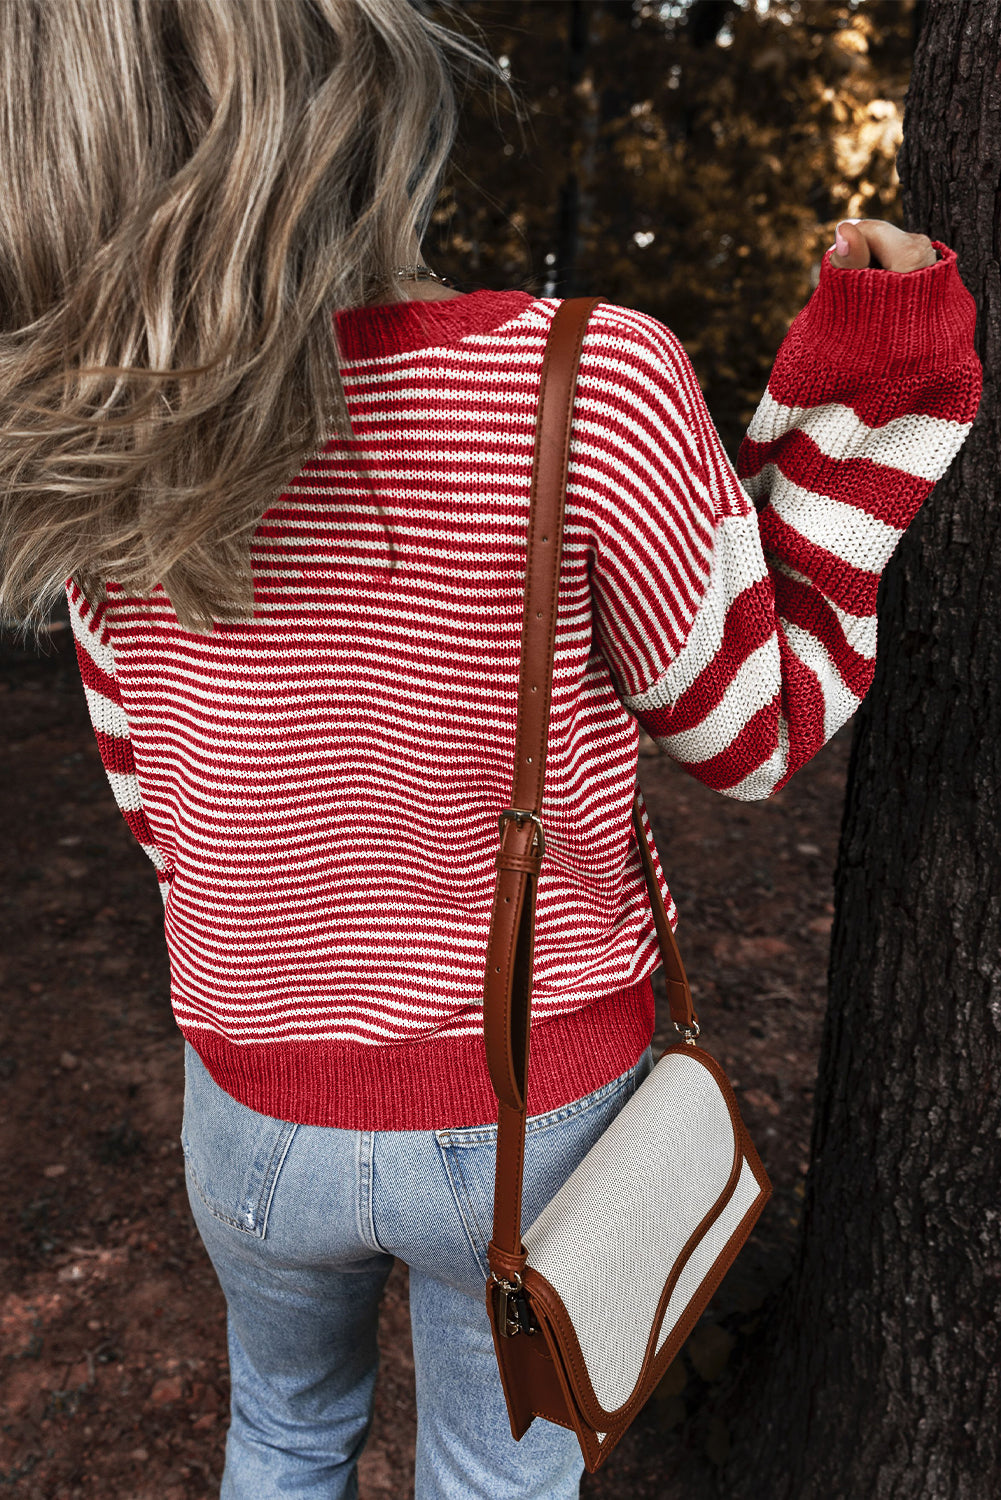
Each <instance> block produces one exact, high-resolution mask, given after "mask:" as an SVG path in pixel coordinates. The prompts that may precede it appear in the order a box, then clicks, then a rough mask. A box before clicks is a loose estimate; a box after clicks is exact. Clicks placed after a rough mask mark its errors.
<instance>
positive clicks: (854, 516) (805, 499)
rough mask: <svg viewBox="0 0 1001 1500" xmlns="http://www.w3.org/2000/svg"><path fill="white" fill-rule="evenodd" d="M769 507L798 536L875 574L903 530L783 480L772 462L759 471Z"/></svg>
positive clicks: (856, 508)
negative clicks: (765, 489) (765, 486)
mask: <svg viewBox="0 0 1001 1500" xmlns="http://www.w3.org/2000/svg"><path fill="white" fill-rule="evenodd" d="M761 473H762V476H763V477H764V480H765V483H766V485H767V487H768V490H769V501H770V503H771V506H772V509H773V510H774V511H775V512H776V514H777V515H779V516H781V518H782V520H783V521H785V522H786V524H787V525H789V526H793V527H795V529H796V530H797V531H798V532H799V534H800V536H803V537H806V539H807V541H809V542H813V544H814V545H815V546H817V547H823V548H824V550H825V551H826V552H830V553H831V554H832V555H833V556H835V557H838V558H840V559H841V560H842V561H843V562H846V563H848V564H849V565H850V566H851V567H853V568H859V569H861V570H862V571H864V572H868V573H878V572H881V571H882V569H883V568H884V567H885V566H886V564H887V562H889V560H890V557H891V556H892V555H893V550H894V548H895V547H896V545H897V543H898V542H899V541H900V538H901V536H902V535H903V532H902V531H901V529H900V528H899V527H897V526H892V525H890V524H889V523H887V522H885V521H881V520H879V518H878V517H877V516H872V515H869V513H868V512H867V511H864V510H862V509H860V507H859V506H857V505H853V504H852V503H851V501H847V500H846V501H841V500H836V499H834V498H833V497H832V496H830V495H818V494H815V493H814V491H813V490H806V489H803V488H802V486H801V485H798V484H794V483H793V482H792V480H791V479H787V478H786V477H785V475H784V474H783V473H782V471H781V469H779V468H778V467H777V466H776V465H775V464H766V465H765V467H764V468H763V469H762V471H761Z"/></svg>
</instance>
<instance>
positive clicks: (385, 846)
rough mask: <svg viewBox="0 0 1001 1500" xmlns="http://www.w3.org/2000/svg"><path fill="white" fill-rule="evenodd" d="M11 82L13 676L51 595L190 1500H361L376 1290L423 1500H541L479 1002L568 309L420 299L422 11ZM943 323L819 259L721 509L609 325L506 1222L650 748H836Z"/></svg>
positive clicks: (216, 6) (580, 992) (598, 312)
mask: <svg viewBox="0 0 1001 1500" xmlns="http://www.w3.org/2000/svg"><path fill="white" fill-rule="evenodd" d="M0 40H2V47H0V57H2V59H3V61H2V66H3V68H4V89H5V110H4V112H3V117H2V124H0V150H2V153H3V163H2V165H3V170H4V180H5V206H4V211H3V215H2V218H0V248H2V254H3V265H4V271H5V304H4V313H3V318H4V321H3V328H2V374H3V378H2V401H3V427H4V442H3V444H2V445H0V470H2V480H3V482H2V485H0V491H2V494H3V499H2V502H0V504H2V512H0V538H2V580H0V603H2V607H3V611H4V614H5V616H6V618H7V619H9V620H21V621H26V622H28V623H29V624H30V623H32V622H34V623H35V624H37V623H38V622H39V621H40V620H43V619H44V618H45V616H46V614H47V611H48V610H49V608H50V606H51V604H52V602H53V599H54V597H55V596H56V594H57V591H58V589H59V588H61V587H62V585H63V582H64V581H66V589H67V592H68V597H69V602H70V612H71V618H72V622H73V628H74V631H75V635H76V640H77V648H78V656H79V662H80V668H81V673H82V678H83V684H84V687H85V690H86V693H87V701H88V704H89V707H90V710H91V714H92V717H93V722H94V727H95V731H96V733H97V738H98V744H99V747H100V751H101V755H102V757H103V759H104V763H105V765H106V767H107V771H108V775H109V779H110V781H111V785H112V788H113V790H114V793H115V796H116V797H117V799H118V802H119V805H120V806H121V809H122V812H123V814H124V816H125V817H126V819H127V820H128V822H129V825H130V827H131V828H132V830H133V832H134V833H135V836H136V838H137V839H138V840H139V842H140V843H141V845H142V847H143V848H144V849H145V851H146V853H147V854H148V855H149V857H150V859H151V861H152V863H153V865H154V867H155V869H156V875H157V879H158V881H159V883H160V889H161V892H162V894H163V897H164V903H165V923H164V930H165V935H166V941H167V947H168V951H169V955H170V963H171V983H172V1004H173V1009H174V1014H175V1016H176V1019H177V1022H178V1026H179V1028H180V1030H181V1032H182V1033H183V1036H184V1039H185V1063H184V1065H185V1092H184V1115H183V1123H182V1134H181V1139H182V1143H183V1147H184V1153H185V1158H186V1167H187V1183H188V1191H189V1198H190V1202H191V1209H192V1213H193V1215H194V1218H195V1221H196V1223H197V1225H198V1229H199V1231H200V1233H201V1236H202V1239H203V1241H204V1244H205V1247H206V1250H207V1252H208V1254H209V1256H210V1257H211V1259H212V1263H213V1265H214V1267H215V1269H216V1272H217V1274H218V1277H219V1281H220V1283H221V1286H222V1289H223V1291H224V1293H225V1296H226V1301H227V1306H228V1341H229V1356H230V1371H231V1378H232V1409H231V1424H230V1428H229V1432H228V1438H227V1447H226V1464H225V1472H224V1476H223V1481H222V1491H221V1493H222V1495H223V1496H225V1497H231V1500H252V1497H253V1500H265V1497H266V1500H271V1497H273V1496H278V1495H284V1496H294V1497H303V1500H304V1497H307V1496H317V1497H319V1496H323V1497H324V1500H333V1497H341V1496H350V1495H353V1494H355V1493H357V1479H356V1463H357V1458H358V1454H359V1452H360V1450H361V1448H362V1446H363V1444H364V1441H365V1437H366V1433H367V1431H368V1427H369V1422H370V1418H371V1411H372V1395H373V1386H374V1380H375V1372H376V1320H377V1306H378V1301H379V1297H380V1294H381V1292H382V1289H383V1287H384V1285H385V1282H386V1278H387V1276H388V1274H389V1271H390V1269H391V1266H392V1263H393V1257H394V1256H398V1257H400V1258H401V1259H402V1260H403V1261H405V1262H406V1264H407V1265H408V1266H409V1268H410V1295H411V1314H412V1325H413V1335H414V1352H415V1362H416V1372H417V1402H418V1414H419V1422H418V1451H417V1462H416V1494H417V1496H418V1500H438V1497H452V1500H458V1497H462V1500H469V1497H476V1496H483V1497H489V1500H503V1497H512V1500H513V1497H518V1500H525V1497H531V1496H537V1497H540V1500H541V1497H546V1500H560V1497H566V1496H572V1495H576V1494H577V1493H578V1487H579V1481H580V1475H581V1472H582V1462H581V1456H580V1450H579V1447H578V1444H577V1440H576V1438H575V1437H574V1435H573V1434H572V1433H571V1432H569V1431H565V1430H564V1429H562V1428H561V1427H557V1426H555V1425H552V1424H549V1423H546V1422H543V1421H536V1422H535V1423H534V1424H533V1426H532V1427H531V1428H530V1430H529V1431H528V1433H527V1434H526V1435H525V1436H524V1438H523V1439H522V1441H521V1442H520V1443H516V1442H514V1440H513V1439H512V1437H511V1432H510V1428H509V1425H508V1421H507V1415H506V1410H505V1403H504V1399H503V1396H502V1393H501V1389H500V1384H499V1380H498V1375H497V1370H496V1366H495V1358H494V1354H493V1350H492V1347H491V1339H490V1332H489V1328H488V1323H487V1318H486V1312H485V1306H484V1283H485V1277H486V1274H487V1264H486V1241H487V1239H488V1238H489V1234H490V1223H491V1209H492V1191H493V1168H494V1142H495V1125H494V1122H495V1120H496V1101H495V1098H494V1095H493V1092H492V1089H491V1087H490V1082H489V1076H488V1073H487V1069H486V1061H485V1056H484V1050H483V1034H482V986H483V964H484V952H485V946H486V936H487V930H488V924H489V914H490V902H491V893H492V888H493V879H494V856H495V852H496V845H497V816H498V812H499V810H501V809H503V808H505V807H507V806H508V805H509V803H510V789H511V780H512V766H513V756H514V727H515V724H514V720H515V702H516V686H517V676H518V659H519V647H520V626H521V609H522V587H523V573H524V560H525V538H526V523H527V515H528V497H529V480H530V475H531V465H532V454H533V440H534V429H535V417H536V406H537V399H538V389H539V375H540V368H541V360H542V354H543V349H544V346H545V341H546V335H547V332H548V329H549V325H550V321H551V318H552V316H553V314H554V312H555V310H556V307H557V305H558V302H557V299H555V298H551V297H548V298H547V297H541V298H539V297H534V296H532V295H531V294H529V293H528V292H524V291H519V290H508V291H500V292H496V291H491V290H486V289H481V290H478V291H474V292H472V293H469V294H460V293H458V292H457V291H455V290H454V289H449V288H447V287H443V286H442V285H440V284H439V283H438V282H435V281H433V280H432V281H430V282H429V281H428V280H427V279H426V275H425V270H424V268H421V267H420V245H421V241H422V237H423V233H424V229H425V228H426V225H427V223H428V220H429V216H430V212H431V209H432V206H433V204H434V202H435V198H436V189H437V183H438V180H439V177H440V173H441V170H442V168H443V166H444V164H445V162H446V161H447V158H448V152H449V149H450V147H451V143H452V139H453V136H454V129H455V109H454V103H453V98H452V92H451V88H452V85H451V81H450V75H449V70H448V63H449V60H450V59H451V60H455V61H459V62H461V61H467V62H468V61H479V62H481V63H484V64H485V65H487V66H489V67H490V68H492V70H493V71H494V72H497V71H498V70H497V69H496V66H495V65H493V64H492V63H490V60H489V58H488V57H487V55H486V54H485V53H481V52H478V51H477V49H476V48H474V47H473V46H472V45H471V44H469V43H467V42H464V41H462V40H461V39H460V38H459V37H458V35H457V34H452V33H450V32H449V31H448V30H447V29H445V28H442V27H439V26H437V25H435V24H434V23H433V22H432V21H430V20H429V19H427V17H426V16H425V15H423V14H422V13H420V12H419V11H418V10H416V9H414V8H413V7H412V6H411V5H410V4H408V3H406V0H282V3H280V4H278V3H275V0H269V3H260V4H254V5H245V4H235V3H232V0H197V3H196V0H174V3H171V4H161V3H151V0H134V3H129V0H109V3H106V4H104V5H101V6H94V5H93V4H91V3H89V0H64V3H63V4H61V5H59V6H47V5H41V4H38V3H37V0H34V3H33V0H11V3H9V4H8V5H7V6H5V7H4V10H3V15H2V37H0ZM974 319H975V308H974V304H973V300H972V298H971V297H970V295H969V293H968V292H967V290H966V288H965V287H964V286H963V283H962V281H961V280H960V278H959V275H958V271H957V268H956V257H955V254H954V253H953V251H952V250H950V249H949V248H948V247H947V246H945V245H943V244H941V243H938V242H935V243H933V242H932V241H930V240H929V239H928V238H927V237H926V236H924V235H922V234H906V233H904V232H902V231H901V230H899V229H896V228H894V227H893V226H892V225H889V224H886V223H883V222H880V221H874V220H861V221H858V222H853V223H850V224H849V225H848V227H847V228H846V230H845V238H844V240H843V241H839V250H838V252H837V253H835V254H833V255H831V256H830V257H826V258H825V260H824V263H823V265H822V268H821V273H820V281H819V285H818V287H817V289H816V291H815V292H814V294H813V296H812V297H811V299H810V301H809V303H808V305H807V306H806V307H805V308H804V310H803V311H802V312H801V313H800V315H799V316H798V317H797V319H796V320H795V322H794V323H793V325H792V327H791V328H790V330H789V333H788V335H787V337H786V339H785V340H784V342H783V344H782V347H781V349H780V350H779V354H778V358H777V360H776V364H775V367H774V369H773V371H772V373H771V376H770V378H769V382H768V389H767V391H766V392H765V394H764V396H763V398H762V401H761V404H760V406H759V408H758V410H757V412H756V413H755V416H754V419H753V421H752V423H751V426H750V429H749V431H748V434H747V437H746V438H745V440H744V443H743V444H742V446H741V450H740V454H739V461H738V470H737V472H736V473H735V472H734V469H733V468H732V466H731V465H730V463H729V461H728V459H727V457H726V455H725V453H724V451H723V449H722V446H721V444H720V441H719V438H718V436H717V433H716V430H715V428H714V426H713V423H712V421H711V419H710V417H709V414H708V412H707V410H706V407H705V404H704V402H703V400H702V396H701V392H700V390H699V386H698V382H697V380H696V377H695V374H694V371H693V370H692V367H691V364H690V363H689V361H688V359H687V357H686V355H685V353H684V350H683V348H682V346H681V344H680V343H679V341H678V340H677V338H675V336H674V335H673V334H672V333H671V332H670V331H669V330H668V329H666V328H665V327H664V326H663V325H662V324H661V323H659V322H658V321H657V320H656V319H654V318H652V317H650V316H649V315H647V314H645V313H642V312H639V311H637V310H635V309H633V308H625V307H617V306H614V305H612V304H609V303H602V304H601V305H600V306H599V307H598V308H596V309H595V311H594V313H593V314H592V317H591V321H590V323H589V326H588V329H587V332H586V335H585V339H584V344H583V350H582V356H581V363H580V376H579V381H578V387H577V395H576V401H575V406H574V418H573V422H574V425H573V441H572V449H571V465H570V473H569V482H568V488H567V520H566V539H565V545H564V553H563V562H562V568H561V574H560V590H559V598H560V615H559V622H558V629H557V642H556V658H555V688H554V696H553V707H552V721H551V731H550V743H549V750H548V760H547V777H546V800H545V808H544V823H545V829H546V849H547V857H546V861H545V864H544V866H543V871H542V876H541V879H540V883H539V900H538V914H537V936H536V956H535V985H534V991H533V1024H532V1047H531V1074H530V1083H529V1098H528V1103H529V1110H530V1114H531V1116H532V1118H531V1119H530V1121H529V1126H528V1137H527V1148H526V1164H525V1202H524V1215H525V1222H526V1224H527V1223H530V1222H531V1221H532V1220H533V1219H534V1218H535V1216H536V1215H537V1214H538V1212H539V1211H540V1209H541V1208H542V1206H543V1205H544V1204H545V1203H546V1202H547V1201H548V1200H549V1198H551V1196H552V1195H553V1193H554V1192H555V1191H556V1189H557V1188H558V1187H559V1186H560V1184H561V1183H562V1182H563V1181H565V1179H566V1177H567V1176H568V1175H569V1173H570V1172H571V1171H572V1170H573V1168H574V1167H575V1166H576V1164H577V1163H578V1162H579V1160H580V1159H581V1157H582V1156H583V1155H584V1153H585V1152H586V1151H587V1150H588V1149H589V1147H590V1146H591V1145H592V1144H593V1143H594V1141H595V1140H596V1139H597V1138H598V1136H599V1135H600V1134H601V1132H602V1131H603V1130H604V1129H605V1127H606V1126H607V1125H608V1123H609V1122H610V1120H611V1119H612V1118H613V1117H614V1115H615V1114H616V1113H617V1112H618V1110H619V1109H621V1107H622V1106H623V1104H624V1103H625V1102H626V1100H627V1099H628V1098H629V1097H630V1095H631V1094H632V1092H633V1091H634V1090H635V1089H636V1087H637V1086H638V1085H639V1083H640V1082H641V1081H642V1079H643V1078H644V1077H645V1076H646V1073H647V1072H648V1071H649V1069H650V1067H651V1066H652V1056H651V1050H650V1042H651V1037H652V1032H653V997H652V991H651V988H650V974H651V971H652V969H653V968H654V967H655V965H656V963H657V961H658V960H657V947H656V938H655V932H654V927H653V921H652V917H651V914H650V912H649V909H648V905H647V901H646V895H645V891H644V883H643V875H642V869H641V864H640V859H639V854H638V850H637V848H636V845H635V843H634V841H633V839H632V834H631V829H630V816H629V814H630V807H631V803H632V798H633V794H634V788H635V781H636V757H637V739H638V724H641V725H643V726H644V727H645V729H646V730H647V732H648V733H649V734H651V735H652V736H654V738H656V739H657V741H658V742H659V743H660V745H661V746H662V747H663V748H664V749H665V750H666V751H667V752H668V753H669V754H671V755H672V756H673V757H674V758H675V759H676V760H677V761H678V762H679V763H680V764H681V765H683V766H684V767H685V769H686V770H687V771H689V772H690V773H691V774H692V775H693V776H695V777H696V778H697V779H698V780H700V781H702V782H703V783H705V784H706V785H708V786H711V787H714V788H715V789H716V790H718V791H719V792H721V793H722V794H724V795H726V796H730V797H734V798H736V799H738V800H747V799H760V798H765V797H768V796H770V795H771V794H772V793H774V792H775V791H777V790H778V789H779V788H781V787H782V786H784V785H785V783H786V782H787V781H788V779H789V777H790V776H792V775H794V774H795V772H796V771H797V770H798V769H799V768H800V767H801V766H803V765H804V764H805V763H806V762H807V761H808V760H809V759H810V758H811V757H812V756H813V755H815V754H816V752H817V751H818V750H819V749H820V748H821V746H822V745H824V744H825V743H826V741H827V740H828V739H830V737H831V736H832V735H833V734H834V733H835V732H836V731H837V729H838V728H839V727H840V726H841V725H842V724H844V723H845V722H846V721H847V720H848V719H849V718H850V717H851V715H852V714H853V713H854V712H855V710H856V709H857V707H858V706H859V704H860V702H861V701H862V699H863V697H864V696H865V693H866V692H867V690H868V688H869V685H870V683H871V682H872V678H873V672H874V659H875V649H876V590H877V585H878V581H879V577H880V574H881V572H882V570H883V568H884V567H885V566H886V563H887V562H888V560H889V558H890V556H891V555H892V553H893V550H894V548H895V547H896V545H897V543H898V542H899V540H900V537H901V535H902V534H903V532H904V530H905V529H906V527H907V526H908V525H909V524H910V522H911V520H912V519H913V518H914V516H915V514H916V513H917V511H918V509H919V508H920V505H921V503H922V501H923V500H925V499H926V498H927V496H928V495H929V493H930V492H931V490H932V489H933V487H934V485H935V483H936V481H937V480H938V479H939V478H940V477H941V475H942V474H943V473H944V472H945V470H946V469H947V467H948V466H949V464H950V463H951V461H952V459H953V458H954V457H955V455H956V453H957V451H958V450H959V448H960V447H961V445H962V443H963V441H964V439H965V437H966V434H967V432H968V431H969V429H970V426H971V425H972V421H973V418H974V415H975V413H976V410H977V406H978V403H979V399H980V390H981V370H980V365H979V362H978V360H977V357H976V355H975V353H974V349H973V325H974ZM332 335H334V336H335V337H332ZM150 372H158V373H150ZM332 433H333V436H332V435H331V434H332ZM738 476H739V477H738ZM664 894H665V900H666V901H667V903H668V911H669V915H670V918H671V921H672V923H676V922H677V910H676V908H675V906H674V903H673V901H671V899H670V893H669V892H668V891H667V888H666V886H664Z"/></svg>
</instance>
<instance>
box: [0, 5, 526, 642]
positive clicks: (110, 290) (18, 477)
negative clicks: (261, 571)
mask: <svg viewBox="0 0 1001 1500" xmlns="http://www.w3.org/2000/svg"><path fill="white" fill-rule="evenodd" d="M468 24H469V23H468V21H467V25H468ZM477 65H478V66H480V67H482V68H485V69H486V70H487V71H488V72H489V73H491V74H493V75H494V76H495V77H496V78H497V79H498V81H500V82H503V83H507V77H506V74H505V72H504V71H503V70H502V68H501V67H500V66H499V65H498V64H497V63H496V62H495V61H494V59H493V58H492V56H491V55H490V53H489V51H488V50H487V49H486V48H485V47H484V46H481V45H478V44H476V43H474V42H472V41H470V40H468V39H467V38H466V37H464V36H462V35H461V34H459V33H457V32H452V31H450V30H448V29H447V28H446V27H444V26H442V25H440V24H438V23H436V22H435V21H434V20H432V19H431V18H430V15H429V11H428V7H427V6H426V5H424V4H422V3H421V0H414V3H411V0H100V3H99V4H95V3H94V0H58V3H52V0H2V3H0V74H2V79H3V85H2V87H3V97H2V101H0V181H2V183H3V192H2V193H0V617H2V619H3V621H4V623H7V624H11V625H16V626H19V627H20V628H21V630H22V631H23V632H27V631H29V630H31V629H32V628H34V629H35V630H36V631H40V630H41V629H42V627H43V625H44V622H45V620H46V618H47V616H48V613H49V611H50V610H51V608H52V606H53V605H54V604H55V603H56V601H57V599H58V598H59V596H60V595H61V594H62V592H63V589H64V586H65V582H66V579H67V578H68V577H70V576H72V577H73V578H74V579H75V581H76V582H77V583H78V585H79V586H80V587H81V588H82V589H83V591H84V593H85V594H86V595H87V597H88V598H90V599H92V600H93V601H94V602H97V601H98V600H100V599H103V598H104V597H105V582H106V581H112V582H114V583H116V584H117V585H118V586H119V587H120V588H121V589H123V590H124V591H125V592H126V593H129V594H139V595H145V594H148V593H149V592H150V590H151V589H153V588H154V587H155V586H156V584H158V583H159V584H161V585H162V587H163V589H164V590H165V592H166V593H167V595H168V597H169V599H170V602H171V605H172V607H173V609H174V610H175V612H176V614H177V617H178V619H179V620H180V622H181V624H182V625H183V626H184V627H185V628H186V629H189V630H197V631H210V630H211V629H212V625H213V621H214V620H237V619H246V618H248V617H252V614H253V578H252V574H251V567H250V541H251V538H252V536H253V533H254V530H255V529H256V527H257V525H258V523H259V521H260V519H261V517H262V516H263V514H264V512H265V511H266V510H267V509H268V507H269V506H270V505H272V504H273V503H274V501H275V499H276V498H277V496H278V495H279V494H281V492H282V490H283V488H285V487H286V486H287V484H288V483H289V481H290V479H291V478H292V477H293V476H294V475H295V474H296V473H297V472H298V471H299V469H300V468H301V467H302V465H303V463H304V462H306V461H307V460H308V459H309V457H311V456H312V455H314V454H316V453H317V452H318V451H319V450H320V449H322V447H323V445H324V444H325V443H326V442H327V441H329V440H330V438H331V437H333V436H335V435H337V436H341V437H344V438H350V439H353V438H354V433H353V431H352V428H351V422H350V417H349V415H348V410H347V406H346V404H345V399H344V391H343V387H342V384H341V378H340V370H339V351H338V348H337V339H336V326H335V324H334V321H333V314H334V312H335V311H337V310H339V309H342V308H348V307H355V306H360V305H363V304H365V303H367V302H371V301H373V300H375V299H376V298H379V299H380V300H387V301H388V300H394V301H395V300H403V298H404V296H405V293H404V291H403V288H402V286H401V284H400V282H399V280H398V279H397V278H396V277H395V276H394V270H395V267H397V266H399V265H403V264H409V263H411V262H412V261H413V260H414V258H415V247H416V246H419V244H420V242H421V240H422V239H423V236H424V232H425V230H426V228H427V224H428V222H429V221H430V217H431V213H432V211H433V208H434V205H435V202H436V199H437V193H438V186H439V177H440V175H441V173H442V171H443V169H444V167H445V165H446V162H447V159H448V156H449V153H450V150H451V147H452V144H453V141H454V137H455V132H456V128H457V116H458V106H457V100H456V93H455V88H454V76H453V74H454V72H455V71H456V70H458V71H461V72H464V73H465V72H467V71H470V70H471V68H473V67H475V66H477ZM509 88H510V86H509Z"/></svg>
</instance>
